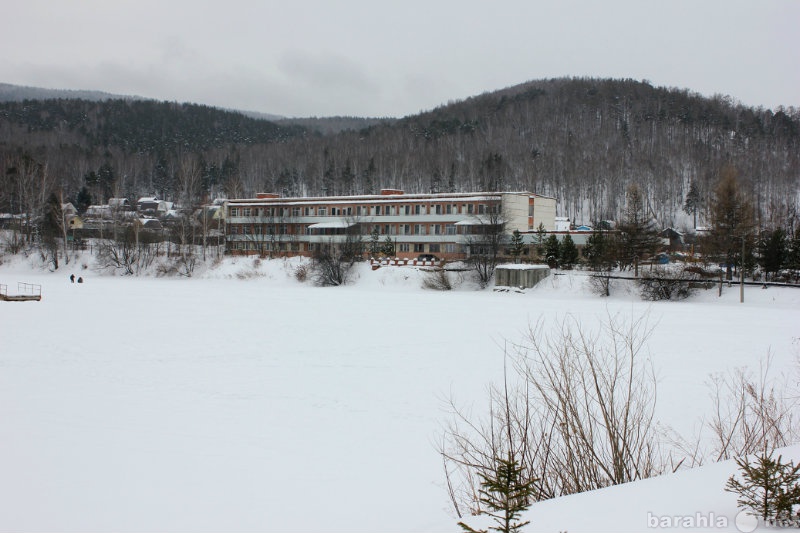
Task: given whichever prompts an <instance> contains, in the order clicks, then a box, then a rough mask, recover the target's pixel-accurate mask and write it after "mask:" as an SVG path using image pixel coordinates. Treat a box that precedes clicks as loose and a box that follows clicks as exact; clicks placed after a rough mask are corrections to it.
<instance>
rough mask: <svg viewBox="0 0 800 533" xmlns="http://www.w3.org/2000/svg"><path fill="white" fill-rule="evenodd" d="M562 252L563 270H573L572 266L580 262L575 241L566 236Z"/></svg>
mask: <svg viewBox="0 0 800 533" xmlns="http://www.w3.org/2000/svg"><path fill="white" fill-rule="evenodd" d="M560 251H561V255H560V260H559V262H560V263H561V268H567V269H569V268H572V265H574V264H575V263H577V262H578V247H577V246H575V241H573V240H572V237H570V236H569V235H565V236H564V240H563V241H561V250H560Z"/></svg>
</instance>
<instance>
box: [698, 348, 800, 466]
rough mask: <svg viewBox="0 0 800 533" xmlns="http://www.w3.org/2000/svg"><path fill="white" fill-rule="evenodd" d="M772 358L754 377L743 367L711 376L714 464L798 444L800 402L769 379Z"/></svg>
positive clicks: (770, 377)
mask: <svg viewBox="0 0 800 533" xmlns="http://www.w3.org/2000/svg"><path fill="white" fill-rule="evenodd" d="M771 359H772V358H771V356H770V355H769V354H768V355H767V357H766V358H765V359H763V360H762V361H761V362H760V364H759V369H758V373H757V374H755V375H753V373H752V372H751V371H748V370H746V369H743V368H740V369H737V370H734V371H733V372H730V373H728V374H717V375H714V376H712V377H711V380H710V382H709V388H710V389H711V398H712V401H713V406H714V412H713V413H712V416H711V419H710V420H709V421H708V422H707V425H708V428H709V429H710V430H711V434H712V436H713V444H712V447H711V451H710V452H711V454H712V457H713V458H714V460H715V461H721V460H725V459H731V458H734V457H741V456H744V455H750V454H753V453H757V452H761V451H764V450H767V449H769V448H770V447H772V448H779V447H781V446H787V445H789V444H791V443H793V442H795V440H796V437H797V435H798V428H797V420H795V419H794V418H793V416H792V414H793V410H794V408H795V406H796V401H797V400H796V399H792V398H790V396H789V394H788V392H787V387H786V385H785V384H784V383H781V382H779V381H777V380H775V379H774V378H773V377H772V376H770V372H769V369H770V363H771Z"/></svg>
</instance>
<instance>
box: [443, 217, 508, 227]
mask: <svg viewBox="0 0 800 533" xmlns="http://www.w3.org/2000/svg"><path fill="white" fill-rule="evenodd" d="M504 222H505V220H503V219H502V218H501V217H495V218H494V219H492V217H491V216H490V215H475V216H473V217H471V218H468V219H465V220H459V221H458V222H456V223H455V225H456V226H486V225H492V224H502V223H504Z"/></svg>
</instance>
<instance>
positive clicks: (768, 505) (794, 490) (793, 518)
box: [725, 450, 800, 526]
mask: <svg viewBox="0 0 800 533" xmlns="http://www.w3.org/2000/svg"><path fill="white" fill-rule="evenodd" d="M772 455H773V452H771V451H770V452H767V451H766V450H765V451H764V452H762V453H761V454H760V455H758V456H756V458H755V460H754V461H753V462H748V461H747V459H746V458H738V459H736V464H737V465H739V473H740V474H741V476H742V481H739V480H738V479H737V478H736V476H731V477H730V478H729V479H728V482H727V483H726V484H725V490H726V491H727V492H733V493H736V494H737V495H738V496H739V497H738V499H737V501H736V503H737V504H738V506H739V507H743V508H745V509H748V513H749V514H751V515H753V516H757V517H759V518H761V519H762V520H763V521H764V523H767V524H771V525H776V524H778V525H794V526H798V525H800V524H798V517H797V515H796V514H795V513H794V512H793V508H794V506H796V505H800V464H798V465H795V464H794V463H793V462H789V463H783V462H782V461H781V456H780V455H779V456H778V458H777V459H773V457H772Z"/></svg>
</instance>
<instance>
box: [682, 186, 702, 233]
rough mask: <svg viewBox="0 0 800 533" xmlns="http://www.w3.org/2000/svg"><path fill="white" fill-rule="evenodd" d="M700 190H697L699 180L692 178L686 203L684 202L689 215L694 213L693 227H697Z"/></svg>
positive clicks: (685, 210) (684, 208) (684, 207)
mask: <svg viewBox="0 0 800 533" xmlns="http://www.w3.org/2000/svg"><path fill="white" fill-rule="evenodd" d="M701 201H702V200H701V198H700V191H699V190H697V182H696V181H694V180H692V183H690V184H689V191H688V192H687V193H686V203H684V204H683V211H684V212H685V213H686V214H687V215H692V222H693V225H692V228H693V229H697V211H698V210H699V209H700V202H701Z"/></svg>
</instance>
